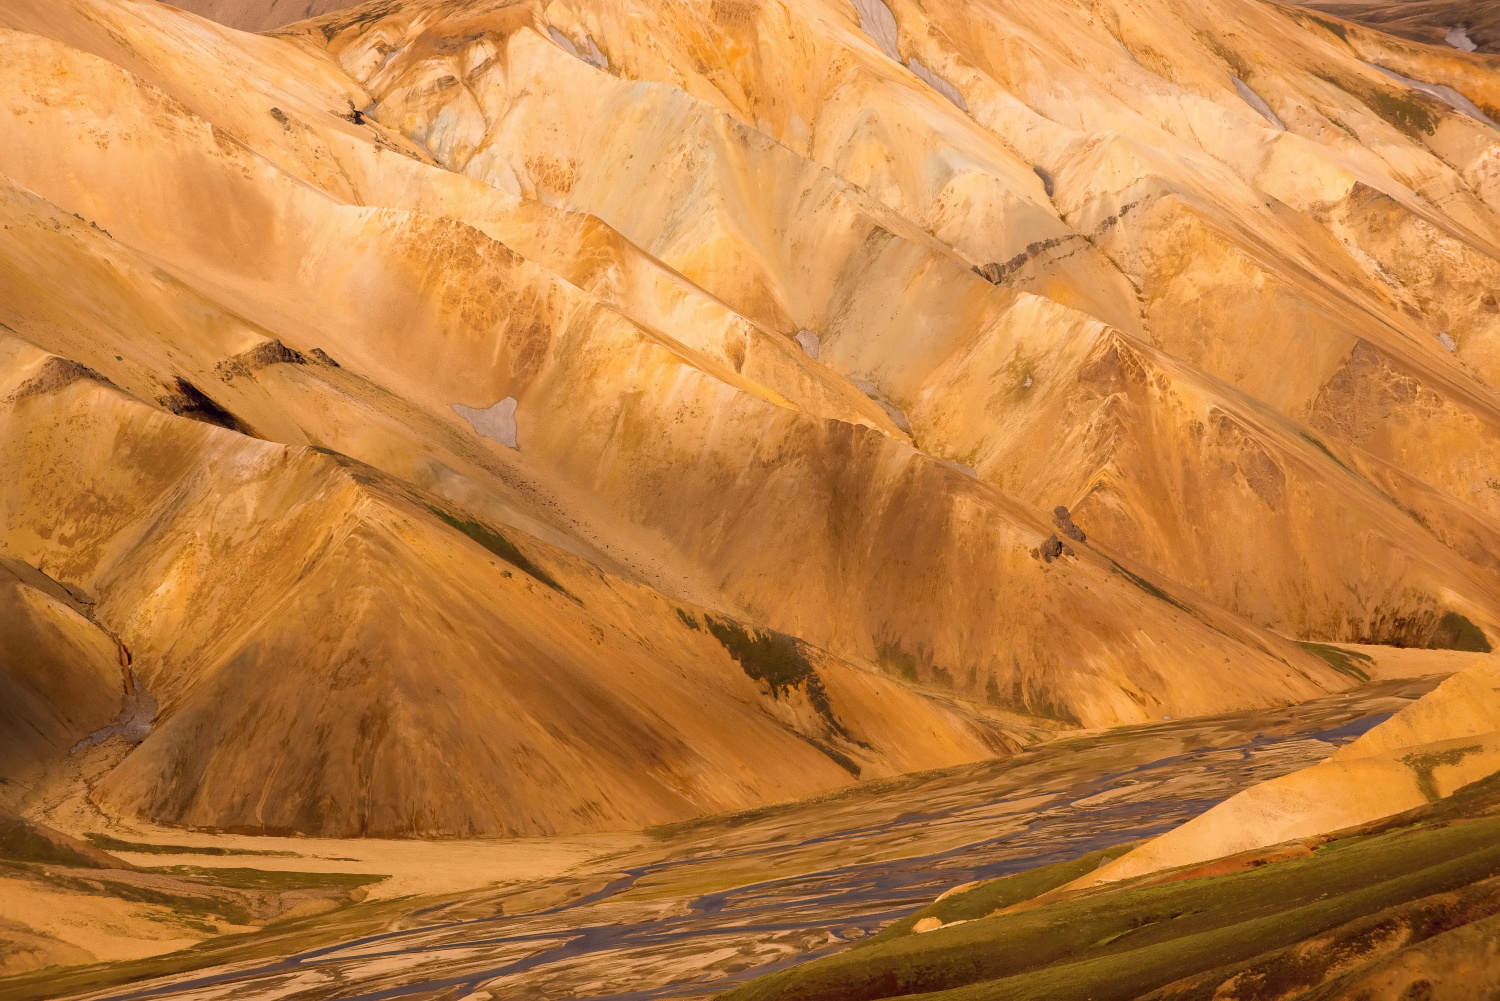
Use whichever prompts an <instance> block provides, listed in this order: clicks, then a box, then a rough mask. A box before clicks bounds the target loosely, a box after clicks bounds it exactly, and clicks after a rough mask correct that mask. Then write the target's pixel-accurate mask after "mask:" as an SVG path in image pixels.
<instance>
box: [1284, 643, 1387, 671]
mask: <svg viewBox="0 0 1500 1001" xmlns="http://www.w3.org/2000/svg"><path fill="white" fill-rule="evenodd" d="M1297 645H1298V646H1300V647H1301V648H1302V649H1304V650H1306V651H1307V652H1308V653H1310V654H1312V655H1313V656H1314V657H1321V658H1323V660H1325V661H1327V662H1328V666H1329V667H1331V668H1333V669H1334V670H1335V671H1338V672H1339V673H1340V674H1347V675H1348V676H1349V677H1351V678H1353V679H1355V680H1356V681H1369V680H1370V675H1369V673H1368V672H1367V671H1365V670H1364V669H1363V668H1362V667H1360V666H1359V664H1356V663H1355V661H1361V662H1363V663H1366V664H1373V663H1375V658H1374V657H1371V656H1370V655H1369V654H1367V653H1362V652H1360V651H1359V650H1345V649H1344V648H1343V647H1336V646H1333V645H1331V644H1329V643H1312V642H1304V641H1302V640H1298V641H1297Z"/></svg>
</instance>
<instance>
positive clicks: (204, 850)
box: [84, 833, 297, 858]
mask: <svg viewBox="0 0 1500 1001" xmlns="http://www.w3.org/2000/svg"><path fill="white" fill-rule="evenodd" d="M84 837H85V838H87V839H88V840H89V843H90V844H92V845H93V846H94V847H95V848H102V849H103V850H104V851H107V852H137V853H139V854H142V855H217V856H225V855H261V856H268V857H271V858H296V857H297V853H296V852H281V851H269V850H265V849H252V848H242V849H230V848H220V847H218V846H216V845H204V846H200V847H193V846H190V845H154V844H151V843H150V842H147V841H123V840H121V839H120V838H112V837H110V836H109V835H108V834H95V833H89V834H85V835H84Z"/></svg>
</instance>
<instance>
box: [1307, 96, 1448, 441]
mask: <svg viewBox="0 0 1500 1001" xmlns="http://www.w3.org/2000/svg"><path fill="white" fill-rule="evenodd" d="M1322 79H1323V80H1324V81H1326V82H1328V83H1331V84H1333V86H1335V87H1337V88H1338V89H1339V90H1342V91H1343V92H1344V93H1346V94H1348V95H1350V96H1351V97H1354V98H1355V99H1357V100H1358V101H1359V102H1360V103H1361V104H1363V105H1364V106H1365V107H1366V108H1369V109H1370V110H1371V111H1372V112H1374V113H1375V114H1377V115H1379V116H1380V117H1381V118H1382V119H1383V120H1384V121H1385V122H1386V123H1387V124H1388V125H1391V126H1393V127H1394V128H1397V129H1399V130H1400V131H1402V132H1404V133H1406V135H1408V136H1410V137H1411V138H1412V139H1415V140H1416V141H1417V142H1421V141H1422V137H1423V136H1430V135H1432V134H1433V133H1434V132H1436V131H1437V127H1438V124H1439V123H1440V122H1441V121H1442V119H1443V116H1444V115H1446V114H1447V113H1448V109H1447V108H1446V107H1445V106H1444V105H1442V104H1439V103H1438V102H1437V101H1434V100H1433V99H1432V98H1430V97H1427V96H1426V95H1424V94H1418V93H1416V92H1414V91H1408V90H1404V89H1403V90H1399V91H1398V90H1397V89H1395V88H1394V87H1384V86H1376V85H1374V84H1371V83H1367V82H1365V81H1363V80H1359V79H1355V78H1352V77H1351V78H1347V79H1346V78H1342V77H1334V76H1326V75H1324V76H1323V77H1322ZM1302 436H1303V437H1304V438H1307V439H1308V440H1309V441H1312V442H1313V444H1315V445H1317V446H1318V447H1319V448H1321V449H1323V451H1324V452H1328V449H1327V448H1326V447H1324V446H1323V444H1322V443H1321V442H1318V441H1317V440H1316V439H1314V438H1312V437H1311V436H1310V435H1307V434H1305V433H1304V434H1303V435H1302ZM1328 454H1329V455H1330V456H1332V454H1333V453H1332V452H1328ZM1334 461H1335V462H1337V461H1338V460H1337V459H1335V460H1334ZM1339 465H1341V466H1342V465H1343V463H1342V462H1340V463H1339Z"/></svg>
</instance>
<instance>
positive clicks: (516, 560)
mask: <svg viewBox="0 0 1500 1001" xmlns="http://www.w3.org/2000/svg"><path fill="white" fill-rule="evenodd" d="M428 510H430V511H431V512H432V513H433V514H435V515H437V516H438V517H439V518H441V519H443V520H444V521H446V522H447V523H448V524H449V525H452V526H453V527H454V528H456V529H458V530H459V531H460V532H462V533H464V534H465V535H467V536H468V537H469V538H471V539H473V540H474V541H475V542H477V543H479V544H480V545H481V546H483V547H484V548H486V549H488V550H489V551H490V552H492V553H494V554H495V555H496V556H498V557H500V558H501V559H502V560H504V561H505V562H507V563H509V564H510V565H511V566H513V567H515V568H516V569H517V570H519V571H521V572H522V573H525V574H529V575H530V576H532V577H534V578H536V579H537V580H539V581H541V582H542V583H543V584H546V585H547V586H548V587H550V588H552V590H554V591H561V592H562V593H563V594H567V593H568V592H567V591H566V590H565V589H564V588H563V586H562V585H561V584H559V583H558V582H557V581H555V580H553V579H552V577H551V576H549V575H548V574H547V571H545V570H543V569H542V568H541V567H539V566H537V565H536V564H535V563H533V562H531V561H530V560H528V559H527V558H526V554H525V553H523V552H521V550H519V549H517V548H516V546H515V543H513V542H511V541H510V540H509V539H507V538H506V537H505V536H503V535H501V534H500V533H499V532H497V531H495V530H494V529H492V528H487V527H485V526H484V525H481V524H479V522H477V521H461V520H460V519H458V518H455V517H453V515H451V514H449V513H448V512H447V511H444V510H443V509H442V508H439V507H433V506H432V505H430V504H429V505H428Z"/></svg>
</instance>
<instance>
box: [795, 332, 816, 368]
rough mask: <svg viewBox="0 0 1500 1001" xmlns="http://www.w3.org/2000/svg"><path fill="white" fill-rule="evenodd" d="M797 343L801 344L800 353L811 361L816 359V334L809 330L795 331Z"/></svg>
mask: <svg viewBox="0 0 1500 1001" xmlns="http://www.w3.org/2000/svg"><path fill="white" fill-rule="evenodd" d="M797 343H798V344H800V345H802V353H803V354H805V355H807V357H809V358H811V359H812V360H813V361H817V360H818V335H817V334H815V333H813V332H812V331H811V330H799V331H797Z"/></svg>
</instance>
